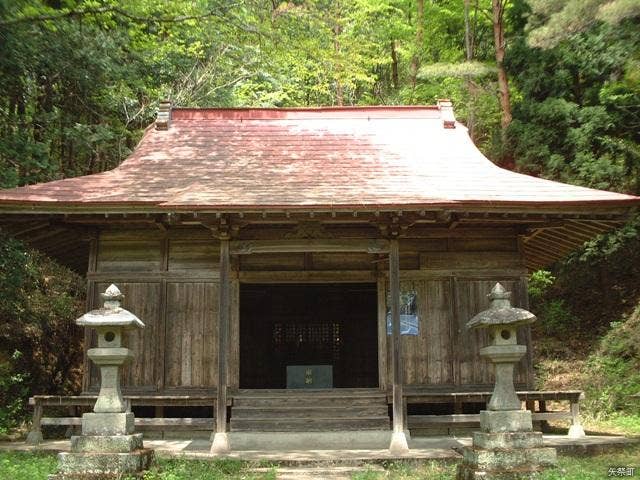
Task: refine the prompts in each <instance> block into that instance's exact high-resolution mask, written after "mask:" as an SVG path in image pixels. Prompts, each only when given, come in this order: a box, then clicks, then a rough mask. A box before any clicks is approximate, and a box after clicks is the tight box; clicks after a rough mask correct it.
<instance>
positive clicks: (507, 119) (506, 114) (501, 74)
mask: <svg viewBox="0 0 640 480" xmlns="http://www.w3.org/2000/svg"><path fill="white" fill-rule="evenodd" d="M492 2H493V41H494V43H495V47H496V66H497V68H498V90H499V92H500V108H501V109H502V120H501V126H502V144H503V146H504V144H505V140H506V134H507V127H509V124H510V123H511V101H510V98H509V81H508V79H507V72H506V70H505V69H504V63H503V62H504V53H505V43H504V7H505V5H506V3H507V2H508V0H492Z"/></svg>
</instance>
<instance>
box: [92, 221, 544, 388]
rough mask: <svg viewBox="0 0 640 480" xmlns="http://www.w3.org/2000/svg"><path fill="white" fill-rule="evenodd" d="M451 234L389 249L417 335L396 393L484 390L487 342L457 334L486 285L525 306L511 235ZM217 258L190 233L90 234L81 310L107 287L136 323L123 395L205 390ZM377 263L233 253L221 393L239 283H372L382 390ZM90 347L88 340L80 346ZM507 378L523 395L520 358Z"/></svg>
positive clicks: (524, 339)
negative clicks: (500, 287)
mask: <svg viewBox="0 0 640 480" xmlns="http://www.w3.org/2000/svg"><path fill="white" fill-rule="evenodd" d="M261 228H262V230H263V231H264V232H265V233H264V235H263V237H264V238H268V239H271V240H275V238H274V237H275V236H276V234H275V233H269V231H270V230H269V229H270V227H269V226H264V227H261ZM341 228H343V227H341ZM272 230H274V231H277V235H282V233H283V229H282V228H281V227H278V228H275V227H274V228H272ZM248 231H249V232H251V235H253V236H254V237H257V236H258V235H257V233H256V232H259V231H261V230H260V228H259V227H257V226H251V227H249V230H248ZM334 231H336V230H334ZM345 231H346V228H345ZM351 231H352V230H351ZM425 232H427V233H428V231H427V230H426V229H425ZM451 232H452V233H451V236H450V237H449V238H447V237H446V232H441V231H438V237H437V238H432V237H431V236H425V237H424V238H402V239H401V240H400V241H399V244H400V268H401V272H400V279H401V286H402V287H403V288H404V287H405V286H407V285H409V286H410V288H413V289H415V290H416V293H417V294H418V313H419V318H420V325H419V332H418V335H417V336H410V335H403V336H402V350H403V358H402V365H403V378H404V383H405V384H406V385H410V386H434V387H436V386H440V387H446V388H452V389H454V388H458V387H460V386H464V385H469V386H478V385H487V384H489V383H491V382H492V381H493V377H492V373H491V371H490V366H489V364H488V363H487V362H486V361H484V360H481V359H479V357H478V351H479V349H480V348H481V347H482V346H484V345H486V338H485V337H484V334H483V333H482V332H469V331H467V330H466V328H465V324H466V322H467V321H468V320H469V319H470V318H471V317H472V316H473V315H475V314H476V313H478V312H479V311H480V310H483V309H486V308H487V307H488V300H487V297H486V295H487V294H488V293H489V291H490V290H491V288H492V287H493V285H494V284H495V282H497V281H500V282H503V284H504V285H505V287H506V288H507V289H508V290H511V291H512V292H513V302H514V305H516V306H522V307H525V308H526V306H527V296H526V270H525V269H524V267H523V262H522V254H521V252H519V251H518V238H517V236H516V234H515V233H514V232H513V231H505V234H508V235H506V236H504V237H500V236H499V235H496V234H495V232H494V233H492V232H489V231H486V232H485V231H478V232H475V231H473V232H472V235H471V234H470V235H471V236H469V237H467V236H465V234H464V231H462V230H459V229H454V230H452V231H451ZM364 233H365V232H364V230H363V234H364ZM366 233H367V234H371V231H370V230H367V231H366ZM356 236H357V235H355V234H354V235H353V237H356ZM334 238H335V236H334ZM219 251H220V244H219V241H218V240H216V239H214V238H213V237H212V236H211V234H210V233H209V232H208V231H207V230H206V229H203V228H198V227H194V228H185V227H180V228H173V227H169V228H167V229H166V231H163V230H161V229H159V228H156V227H149V228H147V229H129V230H125V229H105V230H103V231H100V232H99V233H98V239H97V241H96V242H95V249H94V259H93V260H92V263H91V265H92V268H90V271H89V272H88V274H87V277H88V285H89V292H91V302H90V303H91V306H92V307H97V306H99V305H100V304H101V300H100V298H99V294H100V293H101V292H104V290H105V289H106V287H107V286H108V285H109V284H110V283H116V284H117V285H118V287H120V288H121V290H122V291H123V293H124V294H125V301H124V307H125V308H127V309H129V310H131V311H132V312H133V313H135V314H136V315H138V316H139V317H140V318H141V319H142V321H143V322H144V323H145V325H146V328H145V329H144V330H143V331H141V332H136V333H132V334H130V335H129V337H128V338H127V341H128V342H129V346H130V348H133V349H134V351H135V360H134V362H133V363H132V364H131V365H130V366H129V367H127V368H126V369H125V372H124V381H125V385H126V387H125V389H126V390H129V391H130V392H135V391H138V390H140V391H145V392H146V391H156V392H189V391H206V390H212V389H215V387H216V386H217V375H218V374H217V371H216V365H217V348H218V347H217V345H218V337H217V330H218V301H219V298H218V297H219ZM387 258H388V257H387V255H386V254H384V253H366V252H346V253H345V252H326V251H318V252H308V253H301V252H284V253H260V254H245V255H237V256H234V255H232V259H231V285H230V287H231V291H230V293H231V319H230V324H229V342H230V343H229V358H228V364H227V368H228V370H227V377H228V384H229V387H230V388H231V389H237V388H238V387H239V384H240V382H239V369H240V367H239V365H240V359H239V355H240V346H239V341H240V335H239V325H240V318H239V311H240V307H239V291H240V284H241V283H243V282H247V283H262V282H264V283H324V282H327V283H341V282H355V283H358V282H361V283H362V282H371V283H377V290H378V306H377V311H378V315H377V319H376V321H377V325H378V327H377V329H378V349H379V356H378V358H377V359H372V361H377V362H378V365H379V381H380V386H381V388H387V387H388V386H389V382H390V380H391V372H390V370H389V369H390V368H391V365H392V362H391V356H390V348H391V343H392V342H390V341H388V337H387V335H386V312H387V305H386V302H387V298H386V291H387V290H388V270H387V269H386V265H387ZM518 338H519V342H520V343H523V344H527V345H530V341H531V340H530V333H529V331H528V329H522V330H521V331H520V332H519V333H518ZM94 341H95V338H94V337H91V338H90V339H89V342H88V346H89V347H90V346H91V345H92V344H93V342H94ZM256 341H257V339H256ZM516 381H517V383H519V384H521V385H523V386H527V387H532V386H533V385H532V382H533V369H532V368H531V357H530V356H527V357H526V358H525V359H523V360H522V362H521V364H520V366H519V368H518V371H517V379H516ZM97 384H98V378H97V371H96V370H95V368H90V374H89V375H87V376H86V380H85V390H94V389H95V388H96V386H97Z"/></svg>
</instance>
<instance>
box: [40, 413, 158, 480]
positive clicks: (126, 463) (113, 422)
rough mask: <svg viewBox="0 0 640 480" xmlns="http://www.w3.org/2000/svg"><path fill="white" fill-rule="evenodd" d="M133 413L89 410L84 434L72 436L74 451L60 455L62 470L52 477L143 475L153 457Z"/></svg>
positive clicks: (56, 479) (72, 479) (63, 479)
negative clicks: (135, 428)
mask: <svg viewBox="0 0 640 480" xmlns="http://www.w3.org/2000/svg"><path fill="white" fill-rule="evenodd" d="M133 430H134V415H133V413H130V412H129V413H125V412H123V413H85V414H84V415H83V416H82V435H81V436H74V437H71V452H69V453H60V454H59V455H58V473H57V474H55V475H51V476H50V477H49V479H50V480H76V479H78V480H79V479H86V478H92V479H94V478H95V479H105V480H106V479H120V478H123V477H124V476H142V472H144V470H146V469H148V468H149V466H150V465H151V462H152V460H153V450H150V449H146V448H143V444H142V434H141V433H133Z"/></svg>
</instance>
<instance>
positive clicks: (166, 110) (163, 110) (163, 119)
mask: <svg viewBox="0 0 640 480" xmlns="http://www.w3.org/2000/svg"><path fill="white" fill-rule="evenodd" d="M172 107H173V105H172V104H171V100H169V99H165V100H161V101H160V105H159V106H158V113H157V115H156V130H169V125H170V124H171V109H172Z"/></svg>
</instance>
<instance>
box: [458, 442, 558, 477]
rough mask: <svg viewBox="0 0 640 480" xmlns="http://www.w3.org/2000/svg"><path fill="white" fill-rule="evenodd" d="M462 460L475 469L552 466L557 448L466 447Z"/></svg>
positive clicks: (500, 469)
mask: <svg viewBox="0 0 640 480" xmlns="http://www.w3.org/2000/svg"><path fill="white" fill-rule="evenodd" d="M462 459H463V460H462V462H463V464H465V465H469V466H471V467H472V468H473V469H474V470H490V471H507V470H508V471H511V470H516V471H517V470H519V469H520V470H531V469H537V468H540V467H542V468H544V467H550V466H553V465H555V463H556V450H555V448H548V447H539V448H525V449H513V450H485V449H482V448H477V447H475V446H474V447H471V448H465V449H464V450H463V452H462Z"/></svg>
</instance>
